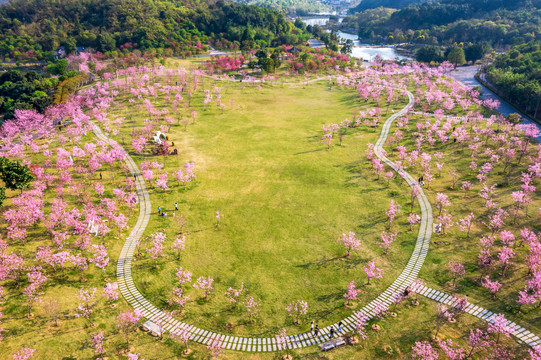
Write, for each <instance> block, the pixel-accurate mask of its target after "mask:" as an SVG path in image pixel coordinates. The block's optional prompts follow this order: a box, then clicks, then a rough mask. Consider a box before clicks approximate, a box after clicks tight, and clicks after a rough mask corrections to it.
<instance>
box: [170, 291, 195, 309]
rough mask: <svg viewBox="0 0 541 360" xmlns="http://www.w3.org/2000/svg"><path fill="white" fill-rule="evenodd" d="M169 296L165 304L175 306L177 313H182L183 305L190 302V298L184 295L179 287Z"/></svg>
mask: <svg viewBox="0 0 541 360" xmlns="http://www.w3.org/2000/svg"><path fill="white" fill-rule="evenodd" d="M169 295H170V297H169V299H168V300H167V303H168V304H169V305H175V306H177V307H178V308H179V311H180V312H181V313H182V310H183V309H184V305H186V302H187V301H188V300H190V297H189V296H187V295H184V290H183V289H182V288H181V287H176V288H174V289H173V291H171V293H170V294H169Z"/></svg>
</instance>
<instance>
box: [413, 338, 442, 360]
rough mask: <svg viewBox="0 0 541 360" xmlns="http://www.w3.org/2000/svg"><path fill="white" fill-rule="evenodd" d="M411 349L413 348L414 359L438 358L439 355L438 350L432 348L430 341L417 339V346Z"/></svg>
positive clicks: (429, 359) (428, 359)
mask: <svg viewBox="0 0 541 360" xmlns="http://www.w3.org/2000/svg"><path fill="white" fill-rule="evenodd" d="M411 349H412V350H413V353H412V355H411V356H412V358H413V359H420V360H436V359H437V358H438V357H439V355H438V352H437V351H436V350H435V349H433V348H432V345H430V343H429V342H428V341H416V342H415V346H413V347H412V348H411Z"/></svg>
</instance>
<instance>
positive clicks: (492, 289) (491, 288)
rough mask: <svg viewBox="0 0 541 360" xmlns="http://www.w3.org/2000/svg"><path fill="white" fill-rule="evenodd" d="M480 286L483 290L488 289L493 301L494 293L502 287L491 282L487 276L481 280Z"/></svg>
mask: <svg viewBox="0 0 541 360" xmlns="http://www.w3.org/2000/svg"><path fill="white" fill-rule="evenodd" d="M481 285H483V287H484V288H485V289H488V290H489V291H490V292H491V294H492V298H493V299H494V298H496V293H497V292H498V290H500V288H501V287H502V284H500V283H499V282H497V281H491V280H490V277H489V276H488V275H487V276H486V277H485V278H484V279H483V281H482V282H481Z"/></svg>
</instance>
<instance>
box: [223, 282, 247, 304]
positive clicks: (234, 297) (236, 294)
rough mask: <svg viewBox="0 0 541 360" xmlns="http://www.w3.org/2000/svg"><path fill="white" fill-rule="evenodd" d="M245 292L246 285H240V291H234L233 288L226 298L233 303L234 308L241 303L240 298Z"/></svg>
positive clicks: (229, 289) (227, 292)
mask: <svg viewBox="0 0 541 360" xmlns="http://www.w3.org/2000/svg"><path fill="white" fill-rule="evenodd" d="M243 291H244V283H242V284H241V285H240V289H238V290H237V289H233V288H232V287H230V288H228V289H227V291H226V292H225V296H226V297H227V299H228V300H229V301H230V302H232V303H233V307H236V306H237V303H238V302H239V299H240V296H241V295H242V292H243Z"/></svg>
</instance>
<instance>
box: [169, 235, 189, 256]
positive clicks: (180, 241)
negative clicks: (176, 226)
mask: <svg viewBox="0 0 541 360" xmlns="http://www.w3.org/2000/svg"><path fill="white" fill-rule="evenodd" d="M185 246H186V236H184V235H177V238H176V239H175V241H174V242H173V245H171V247H172V248H173V249H174V250H176V251H177V260H180V252H181V251H182V250H184V248H185Z"/></svg>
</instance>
